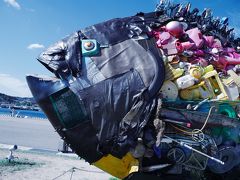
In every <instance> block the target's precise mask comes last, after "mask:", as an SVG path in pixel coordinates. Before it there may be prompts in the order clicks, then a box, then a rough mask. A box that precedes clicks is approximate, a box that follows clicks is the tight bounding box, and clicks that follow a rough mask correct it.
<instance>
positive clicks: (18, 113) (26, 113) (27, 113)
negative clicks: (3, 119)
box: [0, 108, 47, 118]
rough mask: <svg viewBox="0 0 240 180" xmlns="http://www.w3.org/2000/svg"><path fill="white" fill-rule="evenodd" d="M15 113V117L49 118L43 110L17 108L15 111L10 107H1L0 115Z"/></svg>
mask: <svg viewBox="0 0 240 180" xmlns="http://www.w3.org/2000/svg"><path fill="white" fill-rule="evenodd" d="M1 114H3V115H9V116H11V115H13V116H15V117H23V118H27V117H30V118H47V117H46V115H45V114H44V113H43V112H42V111H33V110H20V109H15V110H14V113H12V110H11V109H9V108H0V115H1Z"/></svg>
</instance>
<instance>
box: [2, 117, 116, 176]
mask: <svg viewBox="0 0 240 180" xmlns="http://www.w3.org/2000/svg"><path fill="white" fill-rule="evenodd" d="M59 142H60V137H59V135H58V134H57V133H56V132H55V131H54V129H53V127H52V126H51V124H50V122H49V121H48V120H47V119H34V118H16V117H10V116H3V115H0V180H16V179H17V180H35V179H36V180H54V178H56V177H58V176H60V177H58V178H56V180H68V179H71V178H72V180H93V179H97V180H109V178H111V177H112V176H110V175H108V174H107V173H105V172H103V171H101V170H100V169H98V168H96V167H94V166H91V165H89V163H87V162H85V161H84V160H81V159H80V158H78V157H77V156H70V157H69V156H61V155H57V153H58V152H57V148H58V145H59ZM13 144H17V145H18V147H19V148H20V147H24V148H20V149H21V150H20V149H18V150H17V151H14V156H16V157H18V159H15V162H13V163H8V162H7V160H6V157H7V156H8V154H9V151H8V148H9V146H10V145H13ZM22 149H24V150H22ZM74 167H75V168H76V169H75V171H74V172H73V173H72V171H71V168H74ZM68 170H70V171H68ZM61 175H62V176H61ZM71 176H72V177H71Z"/></svg>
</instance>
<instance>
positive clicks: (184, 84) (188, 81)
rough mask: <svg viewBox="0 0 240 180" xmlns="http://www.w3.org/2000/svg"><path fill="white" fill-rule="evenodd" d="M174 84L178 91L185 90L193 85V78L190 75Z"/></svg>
mask: <svg viewBox="0 0 240 180" xmlns="http://www.w3.org/2000/svg"><path fill="white" fill-rule="evenodd" d="M176 84H177V86H178V88H179V89H186V88H188V87H191V86H193V85H194V84H195V78H194V77H192V76H191V75H190V74H188V75H185V76H182V77H180V78H178V79H177V80H176Z"/></svg>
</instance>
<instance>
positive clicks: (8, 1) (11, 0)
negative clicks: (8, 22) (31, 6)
mask: <svg viewBox="0 0 240 180" xmlns="http://www.w3.org/2000/svg"><path fill="white" fill-rule="evenodd" d="M3 1H4V2H5V3H6V4H8V5H9V6H12V7H14V8H15V9H18V10H20V9H21V6H20V4H18V2H17V1H16V0H3Z"/></svg>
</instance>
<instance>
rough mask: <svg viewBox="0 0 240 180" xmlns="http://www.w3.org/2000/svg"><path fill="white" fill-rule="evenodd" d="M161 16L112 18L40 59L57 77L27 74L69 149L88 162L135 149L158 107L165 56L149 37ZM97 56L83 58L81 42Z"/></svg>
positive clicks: (66, 40) (163, 19) (62, 44)
mask: <svg viewBox="0 0 240 180" xmlns="http://www.w3.org/2000/svg"><path fill="white" fill-rule="evenodd" d="M165 21H167V18H166V17H165V16H160V14H159V13H149V14H146V15H144V14H139V15H137V16H132V17H127V18H123V19H113V20H110V21H107V22H104V23H100V24H97V25H94V26H91V27H88V28H86V29H84V30H81V31H78V32H76V33H74V34H72V35H70V36H68V37H67V38H65V39H63V40H61V41H59V42H58V43H56V44H55V45H53V46H51V47H50V48H48V49H47V50H46V51H44V52H43V53H42V54H41V55H40V56H39V58H38V60H39V61H40V62H41V63H42V64H43V65H44V66H45V67H46V68H47V69H49V70H50V71H51V72H53V73H54V74H55V75H56V77H57V79H50V78H42V77H40V76H28V77H27V81H28V84H29V87H30V89H31V91H32V94H33V96H34V97H35V99H36V101H37V102H38V104H39V105H40V107H41V108H42V110H43V111H44V112H45V113H46V115H47V117H48V118H49V120H50V121H51V123H52V125H53V126H54V128H55V129H56V131H57V132H58V133H59V134H60V136H61V137H62V138H63V139H64V140H65V141H66V142H67V143H68V144H69V146H70V147H71V148H72V149H73V150H74V151H75V152H76V153H77V154H78V155H79V156H80V157H82V158H84V159H85V160H87V161H88V162H90V163H93V162H96V161H97V160H99V159H100V158H101V157H103V156H104V155H107V154H112V155H114V156H115V157H119V158H122V157H123V156H124V155H125V154H126V153H127V152H129V150H130V148H134V147H135V146H136V144H137V139H138V137H140V135H141V133H142V131H143V128H144V127H145V125H146V124H147V122H148V120H149V119H150V116H151V115H152V113H154V109H155V107H156V100H155V99H156V98H157V93H158V91H159V90H160V88H161V86H162V84H163V81H164V78H165V76H164V74H165V72H164V63H163V60H162V58H161V57H162V54H161V52H160V51H159V49H158V48H157V47H156V45H155V41H154V40H153V39H151V38H149V37H148V33H149V32H150V31H151V28H150V27H151V26H152V24H153V23H161V22H165ZM83 39H95V40H97V42H98V43H99V45H100V50H99V53H97V54H96V55H91V56H90V55H89V56H88V57H86V56H83V55H82V49H81V47H82V45H81V42H82V41H81V40H83Z"/></svg>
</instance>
